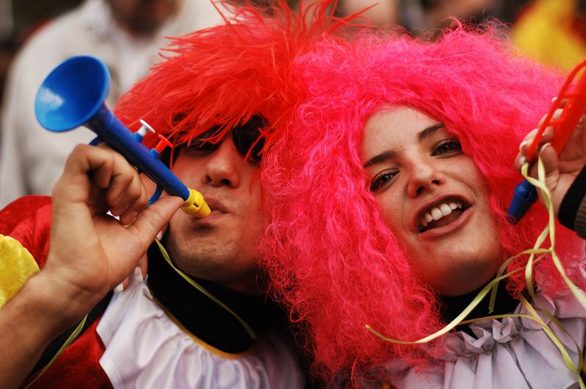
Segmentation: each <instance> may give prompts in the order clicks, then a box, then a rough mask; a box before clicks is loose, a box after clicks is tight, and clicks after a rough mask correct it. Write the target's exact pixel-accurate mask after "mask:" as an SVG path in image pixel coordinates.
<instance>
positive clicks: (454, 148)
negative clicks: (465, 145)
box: [431, 138, 462, 156]
mask: <svg viewBox="0 0 586 389" xmlns="http://www.w3.org/2000/svg"><path fill="white" fill-rule="evenodd" d="M461 153H462V145H461V144H460V141H459V140H458V139H456V138H451V139H444V140H442V141H441V142H439V143H438V144H437V145H435V147H434V148H433V150H432V152H431V155H432V156H450V155H457V154H461Z"/></svg>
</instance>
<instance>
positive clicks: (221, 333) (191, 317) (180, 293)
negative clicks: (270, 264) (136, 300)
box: [147, 244, 284, 353]
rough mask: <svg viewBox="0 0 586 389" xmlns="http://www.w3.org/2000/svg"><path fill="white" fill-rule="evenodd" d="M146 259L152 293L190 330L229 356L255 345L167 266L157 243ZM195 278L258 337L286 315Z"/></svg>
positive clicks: (265, 303) (235, 322)
mask: <svg viewBox="0 0 586 389" xmlns="http://www.w3.org/2000/svg"><path fill="white" fill-rule="evenodd" d="M147 256H148V274H149V276H148V278H147V284H148V286H149V288H150V290H151V292H152V294H153V295H154V297H155V298H156V299H157V300H158V302H159V303H160V304H161V305H162V306H163V307H164V309H166V310H167V311H168V312H169V313H170V314H171V315H172V316H173V317H174V318H175V319H176V320H177V321H178V322H179V323H180V324H181V325H182V326H183V327H184V328H185V329H186V330H187V331H189V332H190V333H191V334H193V335H194V336H196V337H197V338H199V339H201V340H202V341H204V342H205V343H207V344H209V345H210V346H212V347H214V348H216V349H219V350H221V351H224V352H227V353H241V352H244V351H246V350H247V349H248V348H249V347H250V346H251V345H252V342H253V339H252V337H251V336H250V335H249V334H248V332H247V331H246V330H245V329H244V326H243V325H242V324H241V323H240V322H239V321H238V320H237V319H236V318H235V317H234V316H233V315H232V314H230V313H229V312H228V311H226V310H225V309H224V308H222V307H221V306H219V305H218V304H217V303H215V302H213V301H212V300H210V299H209V298H208V297H206V296H205V295H204V294H203V293H201V292H200V291H198V290H197V289H195V288H194V287H193V286H192V285H190V284H189V283H188V282H187V281H186V280H185V279H183V278H182V277H181V276H180V275H179V274H178V273H177V272H176V271H175V270H174V269H173V268H172V267H171V266H170V265H169V264H168V263H167V261H166V260H165V258H164V257H163V256H162V254H161V252H160V250H159V248H158V247H157V245H156V244H153V245H151V247H150V248H149V250H148V253H147ZM192 279H193V280H194V281H196V282H197V283H198V284H200V285H201V286H203V287H204V288H205V289H206V290H207V291H208V292H209V293H211V294H212V295H213V296H215V297H216V298H217V299H219V300H220V301H221V302H222V303H224V304H225V305H226V306H228V307H229V308H230V309H231V310H233V311H234V312H235V313H236V314H237V315H238V316H240V317H241V318H242V319H243V320H244V321H245V322H246V323H247V324H248V325H249V326H250V327H252V329H253V330H254V332H255V333H256V334H257V335H260V334H261V333H262V332H263V331H265V330H267V329H268V328H269V327H274V326H275V325H277V324H278V323H280V320H281V319H282V318H283V316H284V315H283V312H282V310H280V309H279V307H278V306H277V305H276V304H275V303H274V302H272V301H270V300H267V299H266V298H265V297H262V296H256V295H251V294H247V293H241V292H237V291H235V290H232V289H228V288H226V287H223V286H220V285H218V284H215V283H213V282H210V281H205V280H200V279H196V278H193V277H192Z"/></svg>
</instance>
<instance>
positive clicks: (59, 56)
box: [0, 0, 222, 206]
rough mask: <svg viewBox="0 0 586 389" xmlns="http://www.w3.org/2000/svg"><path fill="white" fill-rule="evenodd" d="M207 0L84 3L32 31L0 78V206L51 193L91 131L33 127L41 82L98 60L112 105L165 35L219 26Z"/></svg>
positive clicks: (154, 58)
mask: <svg viewBox="0 0 586 389" xmlns="http://www.w3.org/2000/svg"><path fill="white" fill-rule="evenodd" d="M221 22H222V19H221V17H220V15H219V14H218V12H217V11H216V9H215V8H214V6H213V5H212V3H211V1H210V0H203V1H185V0H148V1H145V0H86V1H84V2H82V3H81V5H80V6H78V7H77V8H75V9H73V10H72V11H70V12H68V13H66V14H64V15H62V16H60V17H58V18H56V19H54V20H53V21H51V22H49V23H48V24H47V25H45V26H43V28H41V29H40V30H39V31H38V32H36V33H35V34H34V35H33V36H32V37H31V38H30V40H28V41H27V43H26V44H25V45H24V46H23V48H22V49H21V50H20V51H19V53H18V54H17V56H16V57H15V60H14V62H13V63H12V65H11V68H10V70H9V73H8V75H7V79H6V89H5V93H4V99H3V102H4V106H3V109H2V111H3V112H2V124H1V127H0V131H1V134H0V138H2V140H1V142H0V144H1V149H0V206H5V205H6V204H8V203H9V202H10V201H12V200H14V199H16V198H17V197H19V196H23V195H25V194H49V193H50V192H51V186H52V185H53V183H54V182H55V180H56V178H57V177H58V176H59V175H60V174H61V171H62V170H63V164H64V162H65V159H66V158H67V155H68V154H69V153H70V152H71V151H72V150H73V148H74V146H75V145H76V144H78V143H88V142H89V141H90V140H91V139H92V134H91V133H90V132H89V131H88V130H86V129H82V130H81V131H75V132H73V133H71V134H69V136H68V137H55V136H53V135H52V134H50V133H47V132H46V131H44V130H43V129H42V128H41V127H40V126H39V124H38V123H37V122H36V120H35V117H34V114H33V107H34V99H35V95H36V92H37V90H38V89H39V86H40V85H41V82H42V80H43V78H44V77H45V76H46V75H47V74H48V73H49V71H50V70H51V69H52V68H53V67H55V66H56V65H57V64H59V63H60V62H62V61H63V60H65V59H66V58H69V57H71V56H74V55H81V54H89V55H94V56H96V57H99V58H101V59H102V60H103V61H104V62H105V63H106V64H107V66H108V68H109V70H110V73H111V75H112V84H111V87H110V94H109V97H108V103H109V104H111V105H113V104H114V103H116V102H117V101H118V99H119V98H120V96H121V95H122V94H123V93H124V92H126V91H128V90H129V89H130V88H131V87H132V85H134V83H135V82H137V81H138V80H140V79H142V78H143V77H144V76H146V74H147V73H148V70H149V67H150V66H151V65H152V64H154V63H156V62H159V61H160V59H161V57H160V56H159V49H160V48H161V47H162V46H164V45H165V44H166V38H167V37H170V36H179V35H183V34H186V33H188V32H190V31H193V30H196V29H201V28H206V27H210V26H213V25H217V24H220V23H221Z"/></svg>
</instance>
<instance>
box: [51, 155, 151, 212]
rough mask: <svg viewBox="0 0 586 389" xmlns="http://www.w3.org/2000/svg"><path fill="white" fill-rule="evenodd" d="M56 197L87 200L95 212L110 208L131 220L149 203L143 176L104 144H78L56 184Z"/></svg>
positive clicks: (58, 199) (78, 200)
mask: <svg viewBox="0 0 586 389" xmlns="http://www.w3.org/2000/svg"><path fill="white" fill-rule="evenodd" d="M53 196H54V198H55V200H56V201H60V200H63V201H69V202H73V203H85V204H87V205H88V206H90V208H92V213H96V212H106V211H108V210H110V212H111V213H112V214H113V215H115V216H120V217H121V219H122V221H123V223H130V222H132V220H133V217H134V216H135V215H136V214H137V213H138V212H140V211H141V210H142V209H144V207H146V203H147V200H148V198H147V193H146V189H145V188H144V185H143V184H142V181H141V180H140V177H139V175H138V173H137V171H136V169H134V167H132V166H131V165H130V164H129V163H128V162H127V161H126V160H125V159H124V157H122V156H121V155H120V154H118V153H116V152H114V151H112V150H109V149H104V148H97V147H93V146H87V145H79V146H77V147H76V148H75V149H74V151H73V152H72V153H71V155H70V156H69V158H68V159H67V161H66V163H65V168H64V171H63V174H62V175H61V177H60V178H59V180H58V181H57V183H56V184H55V186H54V188H53Z"/></svg>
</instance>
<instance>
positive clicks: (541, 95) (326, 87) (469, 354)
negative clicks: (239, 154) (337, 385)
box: [263, 26, 586, 388]
mask: <svg viewBox="0 0 586 389" xmlns="http://www.w3.org/2000/svg"><path fill="white" fill-rule="evenodd" d="M499 35H500V33H499V31H498V29H497V28H494V27H490V26H485V31H483V32H480V31H476V32H467V31H465V28H463V27H461V26H456V27H454V28H453V29H452V30H451V31H448V32H445V33H444V35H443V36H442V38H441V39H440V40H439V41H437V42H435V43H427V42H424V41H419V40H415V39H413V38H410V37H408V36H400V37H398V38H397V37H385V36H383V37H380V36H376V35H374V34H369V33H366V34H364V35H363V36H361V37H359V38H357V39H355V40H354V41H353V42H352V43H349V44H342V43H340V42H336V43H334V42H332V43H330V44H324V46H322V47H320V50H319V55H307V56H305V57H304V58H303V59H302V60H301V61H300V62H299V63H298V65H299V66H298V71H299V77H300V78H301V79H302V80H304V82H305V87H306V96H305V102H304V104H302V105H301V106H300V107H299V109H298V110H297V113H296V116H295V117H294V120H293V121H292V123H293V124H292V126H291V128H288V130H287V132H286V134H285V135H286V136H285V137H284V138H283V139H282V140H281V141H278V142H277V143H276V144H275V145H274V146H273V148H272V149H271V150H272V151H271V153H270V155H268V156H267V158H266V162H265V163H266V164H267V166H269V168H268V169H267V170H266V171H265V177H264V179H265V180H266V181H265V184H266V194H267V197H268V198H269V200H270V202H271V204H272V207H273V211H272V221H271V224H270V227H269V230H268V234H267V235H266V237H265V239H264V241H263V247H264V251H265V258H266V259H267V261H266V262H267V263H268V266H269V267H270V268H271V275H272V278H273V281H274V287H275V293H276V295H277V296H278V297H279V298H280V299H282V300H283V301H285V302H286V303H287V304H289V306H290V307H291V308H292V310H293V313H294V315H293V316H294V318H296V319H297V320H299V322H303V323H304V326H306V327H307V328H308V331H309V333H310V335H311V340H312V342H311V346H310V347H311V350H312V352H313V353H314V356H315V360H316V366H315V367H316V371H317V372H318V374H321V375H322V376H323V377H326V379H329V378H331V377H333V376H335V377H338V378H339V377H345V378H343V382H342V383H345V384H350V383H352V384H361V385H366V384H368V383H370V382H371V380H374V382H381V381H382V382H391V383H392V384H393V385H396V386H399V387H436V386H439V387H442V386H443V387H493V386H494V387H501V385H505V384H508V385H510V386H511V387H516V388H517V387H540V386H542V387H565V386H564V385H566V386H567V385H570V384H572V383H575V382H576V380H577V372H575V371H570V369H569V368H568V367H566V365H565V364H564V362H563V360H562V357H561V354H560V352H559V351H558V350H557V348H556V347H555V346H554V345H553V343H552V342H551V341H550V340H549V338H548V337H547V335H546V334H545V332H544V331H542V329H541V327H540V326H539V325H537V324H535V322H533V321H532V320H530V319H520V318H511V317H509V318H505V319H501V320H498V321H494V322H493V321H490V320H489V321H483V322H480V323H475V324H471V325H470V326H460V327H457V328H456V329H455V330H454V331H452V332H450V333H449V334H448V335H447V336H444V337H441V338H440V339H439V341H435V342H429V343H423V344H417V345H414V344H400V343H395V342H388V341H385V340H382V339H380V338H379V337H377V336H375V335H374V334H373V333H371V332H368V331H367V330H366V329H365V326H366V325H370V326H371V328H373V329H374V330H376V331H378V332H379V333H380V334H382V335H385V336H387V337H389V338H392V339H395V340H402V341H408V342H413V341H416V340H418V339H421V338H424V337H425V336H427V335H429V334H431V333H433V332H435V331H437V330H439V329H441V328H442V327H444V326H445V325H446V324H447V323H449V322H451V321H452V319H454V318H455V317H456V316H457V315H458V314H459V313H460V312H461V311H462V309H463V308H464V307H466V306H467V305H468V303H470V302H471V301H472V299H473V297H474V296H476V294H477V293H478V291H479V290H480V289H481V288H482V287H483V286H485V285H487V283H489V282H490V280H491V279H492V278H494V277H495V276H496V275H497V272H498V270H499V267H500V266H501V265H502V264H503V263H504V261H505V260H506V259H507V258H509V257H511V256H512V255H515V254H517V253H520V252H521V251H523V250H525V249H528V248H531V247H533V245H534V242H535V240H536V239H537V237H538V235H539V234H540V233H541V231H542V230H543V228H544V227H545V226H546V225H547V220H548V216H547V212H546V211H545V210H544V208H543V207H542V206H534V207H533V208H532V209H531V210H530V211H529V212H528V214H527V215H526V216H525V217H524V218H523V219H522V220H521V221H520V222H519V223H518V224H516V225H512V224H510V223H509V221H508V218H507V215H506V208H507V206H508V203H509V201H510V198H511V195H512V193H513V189H514V187H515V185H516V184H517V183H518V182H519V181H520V180H521V176H520V175H519V174H518V172H517V171H516V170H515V168H514V164H513V162H514V160H515V158H516V156H517V153H518V147H517V146H518V145H519V143H520V142H521V140H523V138H524V137H525V136H526V134H527V133H528V131H529V130H530V129H531V128H533V127H535V126H536V124H537V122H538V120H539V118H540V117H541V116H543V115H544V113H546V112H547V109H548V107H549V105H550V102H551V98H552V97H553V96H555V95H556V93H557V92H558V88H559V86H560V85H561V79H560V77H559V76H558V75H555V74H552V73H551V72H549V71H547V70H546V69H544V68H543V67H540V66H538V65H536V64H534V63H532V62H530V61H528V60H525V59H523V58H521V57H520V56H518V55H517V54H516V53H514V52H513V50H512V48H511V47H510V46H509V44H508V43H507V42H506V41H505V40H504V39H502V37H500V36H499ZM560 158H562V157H560ZM583 163H584V161H582V165H583ZM571 173H572V174H576V173H577V172H571ZM556 250H557V254H558V255H559V256H560V258H561V259H562V262H563V263H564V266H565V268H566V270H567V272H568V273H569V274H570V277H571V278H572V279H573V280H574V282H576V283H577V284H578V285H580V286H583V285H584V280H583V278H582V277H581V275H580V272H579V271H580V266H581V264H582V262H583V259H584V247H583V243H582V241H580V240H579V239H578V238H577V237H576V236H575V234H573V233H570V232H568V231H567V230H564V229H563V228H562V227H561V226H558V228H557V237H556ZM526 262H527V256H522V257H519V258H517V260H515V261H513V263H512V264H511V266H509V267H508V272H510V273H513V274H512V275H511V276H510V277H509V281H508V282H507V283H506V291H505V288H504V287H502V288H501V289H500V292H499V294H498V298H497V303H496V307H495V312H493V314H507V313H511V312H513V311H515V310H516V309H517V310H519V309H521V308H517V305H518V304H519V299H520V298H521V297H522V294H521V292H522V291H523V290H525V287H526V284H525V279H524V272H523V271H517V272H516V273H515V270H516V269H517V270H518V269H521V270H522V269H523V268H524V266H525V263H526ZM533 274H534V282H535V283H536V284H537V286H538V288H537V289H538V295H537V297H536V298H535V299H531V303H532V304H533V306H535V307H537V309H541V308H544V307H546V308H547V309H548V310H551V311H552V312H553V313H555V315H556V316H557V317H558V318H559V319H560V320H561V321H562V323H564V326H565V328H566V329H571V330H570V331H569V332H570V333H571V336H572V337H573V338H574V340H572V339H570V338H568V337H564V336H565V335H560V336H561V337H562V338H563V339H562V343H564V344H565V348H566V349H567V350H568V351H567V352H568V353H569V355H570V356H571V358H572V359H573V361H574V364H577V363H578V359H579V355H581V353H582V351H581V349H582V347H583V345H584V339H585V337H584V329H585V328H586V321H585V320H584V319H585V318H586V312H585V311H584V308H582V306H580V305H578V303H577V302H576V301H575V299H574V298H573V297H572V296H571V295H570V294H569V292H568V291H567V287H566V286H565V284H564V282H563V281H562V280H561V277H560V276H559V275H558V273H557V271H556V270H555V269H554V265H553V263H552V261H551V258H549V257H548V258H544V259H542V260H540V261H538V264H537V265H536V266H535V270H534V272H533ZM523 309H524V310H523V312H525V311H526V310H527V308H523ZM488 314H489V313H488V310H487V309H486V306H484V307H480V308H478V309H476V310H475V311H474V312H472V314H471V315H469V316H468V318H478V317H482V316H487V315H488ZM544 315H545V314H544ZM544 320H546V321H547V322H550V321H549V319H544ZM556 333H558V334H561V333H563V331H561V330H559V329H556ZM574 341H575V342H576V344H577V345H579V348H578V347H576V344H575V343H574Z"/></svg>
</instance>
